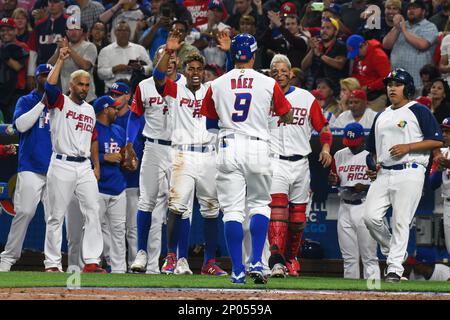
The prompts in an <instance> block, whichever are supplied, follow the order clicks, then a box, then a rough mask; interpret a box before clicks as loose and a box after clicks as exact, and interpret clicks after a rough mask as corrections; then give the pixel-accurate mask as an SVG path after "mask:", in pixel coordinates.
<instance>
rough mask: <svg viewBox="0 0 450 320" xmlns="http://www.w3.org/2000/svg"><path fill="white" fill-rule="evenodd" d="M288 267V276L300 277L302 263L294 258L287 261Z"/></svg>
mask: <svg viewBox="0 0 450 320" xmlns="http://www.w3.org/2000/svg"><path fill="white" fill-rule="evenodd" d="M286 267H287V269H288V274H289V276H290V277H298V276H300V274H299V272H300V262H299V261H298V260H297V259H296V258H294V259H290V260H287V261H286Z"/></svg>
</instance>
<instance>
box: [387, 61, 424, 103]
mask: <svg viewBox="0 0 450 320" xmlns="http://www.w3.org/2000/svg"><path fill="white" fill-rule="evenodd" d="M389 81H397V82H400V83H403V84H404V85H405V96H406V97H407V98H412V97H413V96H414V94H415V92H416V87H415V86H414V79H413V77H412V76H411V75H410V74H409V73H408V72H407V71H406V70H405V69H402V68H397V69H395V70H392V71H391V72H390V73H389V74H388V75H387V77H386V78H384V81H383V82H384V85H385V86H387V84H388V82H389Z"/></svg>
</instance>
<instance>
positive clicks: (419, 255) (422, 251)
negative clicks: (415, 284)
mask: <svg viewBox="0 0 450 320" xmlns="http://www.w3.org/2000/svg"><path fill="white" fill-rule="evenodd" d="M436 261H437V257H436V252H435V251H434V249H433V248H422V247H417V249H416V253H415V255H414V257H408V259H407V264H412V265H415V264H419V263H425V264H433V263H436Z"/></svg>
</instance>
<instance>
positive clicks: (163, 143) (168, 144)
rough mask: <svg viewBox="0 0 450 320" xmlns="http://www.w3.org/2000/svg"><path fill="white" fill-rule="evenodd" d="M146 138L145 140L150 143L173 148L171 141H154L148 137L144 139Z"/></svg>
mask: <svg viewBox="0 0 450 320" xmlns="http://www.w3.org/2000/svg"><path fill="white" fill-rule="evenodd" d="M144 138H145V140H147V141H149V142H153V143H157V144H162V145H165V146H171V145H172V141H169V140H161V139H153V138H147V137H144Z"/></svg>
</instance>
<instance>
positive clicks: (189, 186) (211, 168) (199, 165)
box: [169, 146, 219, 219]
mask: <svg viewBox="0 0 450 320" xmlns="http://www.w3.org/2000/svg"><path fill="white" fill-rule="evenodd" d="M209 147H211V146H209ZM215 163H216V153H215V151H212V152H196V151H179V150H174V155H173V166H172V177H171V180H170V192H169V210H170V211H172V212H174V213H176V214H181V215H182V216H183V219H187V218H188V217H190V215H191V214H192V206H193V201H194V191H195V194H196V196H197V199H198V203H199V205H200V213H201V215H202V217H204V218H216V217H217V216H218V215H219V201H218V200H217V188H216V181H215V180H214V177H215V175H216V164H215Z"/></svg>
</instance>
